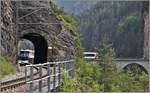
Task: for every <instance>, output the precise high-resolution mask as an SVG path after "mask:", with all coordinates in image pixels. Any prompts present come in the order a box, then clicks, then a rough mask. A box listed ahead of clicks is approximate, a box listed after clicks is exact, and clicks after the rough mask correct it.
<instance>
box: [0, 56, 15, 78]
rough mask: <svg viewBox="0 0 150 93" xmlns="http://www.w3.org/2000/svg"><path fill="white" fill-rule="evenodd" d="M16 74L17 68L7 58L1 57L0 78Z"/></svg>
mask: <svg viewBox="0 0 150 93" xmlns="http://www.w3.org/2000/svg"><path fill="white" fill-rule="evenodd" d="M15 72H16V68H15V66H14V65H13V64H12V63H10V61H9V60H7V59H6V58H5V57H0V78H2V77H4V76H6V75H9V74H14V73H15Z"/></svg>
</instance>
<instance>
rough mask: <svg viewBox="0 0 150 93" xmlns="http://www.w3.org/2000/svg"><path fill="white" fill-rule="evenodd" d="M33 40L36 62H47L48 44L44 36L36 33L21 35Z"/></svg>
mask: <svg viewBox="0 0 150 93" xmlns="http://www.w3.org/2000/svg"><path fill="white" fill-rule="evenodd" d="M21 38H22V39H27V40H29V41H31V42H32V43H33V45H34V48H35V54H34V55H35V56H34V64H38V63H46V62H47V51H48V45H47V41H46V40H45V38H44V37H42V36H41V35H39V34H35V33H28V34H26V35H24V36H23V37H21Z"/></svg>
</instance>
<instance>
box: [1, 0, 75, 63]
mask: <svg viewBox="0 0 150 93" xmlns="http://www.w3.org/2000/svg"><path fill="white" fill-rule="evenodd" d="M1 2H2V6H1V9H2V13H1V19H2V20H1V21H2V23H1V27H2V31H1V37H2V38H1V47H0V50H1V55H2V56H6V57H8V58H9V59H11V60H12V62H15V61H16V56H17V45H18V41H19V40H20V39H21V38H22V37H23V36H24V35H26V34H30V33H36V34H39V35H41V36H42V37H43V38H45V40H46V41H47V44H48V46H53V49H54V50H53V51H54V53H53V54H52V53H51V52H49V51H48V57H47V59H48V60H47V61H51V60H52V59H51V58H53V60H60V59H66V58H67V59H70V58H71V57H72V55H74V51H75V48H74V43H73V41H74V36H72V35H71V33H70V32H69V31H67V30H66V29H63V30H62V26H63V24H62V22H61V21H60V20H59V19H57V17H56V15H54V14H53V13H52V10H51V9H50V8H49V2H48V1H42V0H41V1H39V0H38V1H10V0H6V1H1ZM17 13H18V14H17Z"/></svg>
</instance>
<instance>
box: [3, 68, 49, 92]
mask: <svg viewBox="0 0 150 93" xmlns="http://www.w3.org/2000/svg"><path fill="white" fill-rule="evenodd" d="M34 68H35V69H36V70H37V71H36V72H35V73H34V74H33V75H34V76H36V75H38V73H39V69H38V68H36V67H34ZM43 68H44V69H47V68H45V67H43ZM45 76H46V75H43V76H42V77H45ZM29 77H30V76H27V78H29ZM25 79H26V78H25V76H24V77H20V78H17V79H13V80H9V81H5V82H1V83H0V92H5V91H9V90H13V89H15V88H17V87H19V86H22V85H24V84H26V81H25ZM35 79H38V78H35Z"/></svg>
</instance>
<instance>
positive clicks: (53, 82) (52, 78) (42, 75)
mask: <svg viewBox="0 0 150 93" xmlns="http://www.w3.org/2000/svg"><path fill="white" fill-rule="evenodd" d="M74 63H75V62H74V60H68V61H59V62H47V63H43V64H31V65H26V67H25V77H26V84H29V91H30V92H31V91H34V89H33V87H34V83H38V84H37V86H38V89H39V92H42V87H43V84H44V83H43V81H45V80H46V83H47V84H46V86H47V91H48V92H50V91H51V90H55V89H56V88H57V87H58V86H59V84H60V78H61V74H62V73H63V72H65V73H68V74H69V75H70V76H71V77H73V76H74ZM33 67H38V68H39V74H38V75H36V76H34V75H33ZM43 68H44V69H45V70H44V69H43ZM27 70H30V71H27ZM27 76H30V77H29V78H27Z"/></svg>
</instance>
